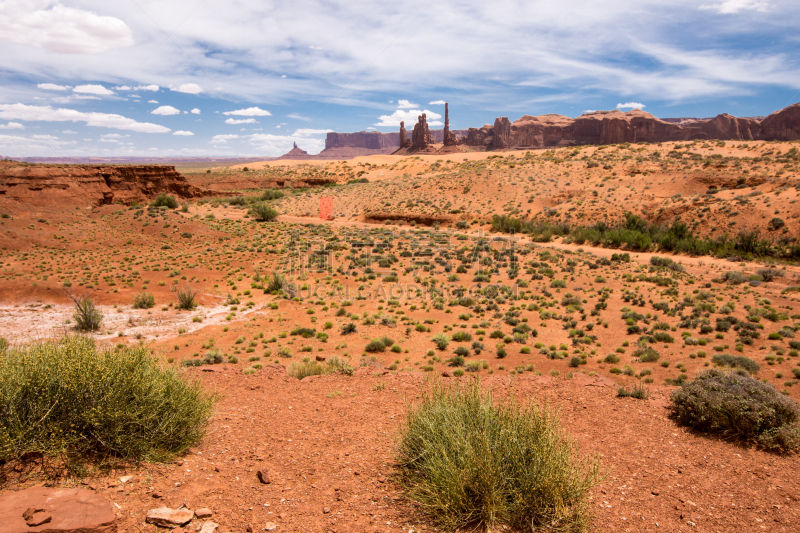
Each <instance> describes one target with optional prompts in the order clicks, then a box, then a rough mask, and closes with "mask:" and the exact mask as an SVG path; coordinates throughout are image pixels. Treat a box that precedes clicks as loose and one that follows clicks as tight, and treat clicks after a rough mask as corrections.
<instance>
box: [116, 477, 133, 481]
mask: <svg viewBox="0 0 800 533" xmlns="http://www.w3.org/2000/svg"><path fill="white" fill-rule="evenodd" d="M132 479H133V476H122V477H121V478H119V480H120V481H121V482H122V483H127V482H128V481H130V480H132Z"/></svg>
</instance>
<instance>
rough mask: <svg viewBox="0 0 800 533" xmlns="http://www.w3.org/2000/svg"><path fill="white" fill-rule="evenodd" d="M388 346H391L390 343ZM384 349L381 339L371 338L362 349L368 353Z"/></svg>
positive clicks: (384, 345)
mask: <svg viewBox="0 0 800 533" xmlns="http://www.w3.org/2000/svg"><path fill="white" fill-rule="evenodd" d="M389 346H391V344H389ZM385 350H386V344H384V343H383V341H382V340H381V339H372V340H371V341H369V343H368V344H367V345H366V346H365V347H364V351H365V352H370V353H376V352H383V351H385Z"/></svg>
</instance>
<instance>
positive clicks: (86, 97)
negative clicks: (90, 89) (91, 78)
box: [72, 94, 100, 100]
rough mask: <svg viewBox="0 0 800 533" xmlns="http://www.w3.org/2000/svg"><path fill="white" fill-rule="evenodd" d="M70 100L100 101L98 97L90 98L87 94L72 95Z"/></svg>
mask: <svg viewBox="0 0 800 533" xmlns="http://www.w3.org/2000/svg"><path fill="white" fill-rule="evenodd" d="M72 98H74V99H75V100H100V97H99V96H91V95H89V94H73V95H72Z"/></svg>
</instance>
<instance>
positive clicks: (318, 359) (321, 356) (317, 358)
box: [316, 355, 325, 363]
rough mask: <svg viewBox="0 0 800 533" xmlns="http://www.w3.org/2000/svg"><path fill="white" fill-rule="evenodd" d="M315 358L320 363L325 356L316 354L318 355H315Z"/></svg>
mask: <svg viewBox="0 0 800 533" xmlns="http://www.w3.org/2000/svg"><path fill="white" fill-rule="evenodd" d="M316 360H317V361H319V362H320V363H321V362H323V361H324V360H325V356H324V355H318V356H316Z"/></svg>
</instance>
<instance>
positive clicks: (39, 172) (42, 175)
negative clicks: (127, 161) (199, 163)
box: [0, 161, 209, 206]
mask: <svg viewBox="0 0 800 533" xmlns="http://www.w3.org/2000/svg"><path fill="white" fill-rule="evenodd" d="M0 170H2V172H1V173H0V197H2V198H7V199H10V200H17V201H20V202H25V203H30V204H34V205H55V204H59V205H70V206H72V205H75V206H81V205H104V204H114V203H122V204H126V205H130V204H131V203H133V202H147V201H149V200H150V199H152V198H153V197H155V196H157V195H158V194H161V193H167V194H171V195H174V196H178V197H182V198H197V197H201V196H205V195H206V194H208V193H209V191H206V190H205V189H201V188H199V187H195V186H193V185H190V184H189V183H188V182H187V181H186V178H184V177H183V176H182V175H181V174H180V173H178V172H176V171H175V167H172V166H165V165H130V166H127V165H126V166H111V165H97V166H94V165H31V164H26V163H18V162H16V161H2V162H0Z"/></svg>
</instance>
